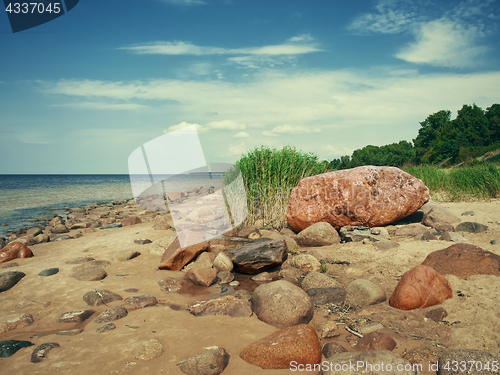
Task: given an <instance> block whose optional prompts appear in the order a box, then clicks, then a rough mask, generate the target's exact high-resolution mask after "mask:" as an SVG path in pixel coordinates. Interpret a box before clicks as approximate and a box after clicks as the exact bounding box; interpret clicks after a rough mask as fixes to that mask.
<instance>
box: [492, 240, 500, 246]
mask: <svg viewBox="0 0 500 375" xmlns="http://www.w3.org/2000/svg"><path fill="white" fill-rule="evenodd" d="M499 243H500V241H498V240H491V242H490V244H492V245H498V244H499Z"/></svg>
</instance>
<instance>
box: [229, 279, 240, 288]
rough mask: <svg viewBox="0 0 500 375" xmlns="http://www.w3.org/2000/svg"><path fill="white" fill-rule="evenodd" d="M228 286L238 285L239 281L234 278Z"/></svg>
mask: <svg viewBox="0 0 500 375" xmlns="http://www.w3.org/2000/svg"><path fill="white" fill-rule="evenodd" d="M229 286H232V287H235V286H240V282H239V281H236V280H234V281H231V282H230V283H229Z"/></svg>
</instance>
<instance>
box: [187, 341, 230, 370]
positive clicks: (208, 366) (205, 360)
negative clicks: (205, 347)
mask: <svg viewBox="0 0 500 375" xmlns="http://www.w3.org/2000/svg"><path fill="white" fill-rule="evenodd" d="M228 363H229V354H227V352H226V351H225V350H224V349H222V348H217V349H213V350H209V351H207V352H205V353H202V354H198V355H194V356H192V357H189V358H186V359H183V360H182V361H180V362H178V363H177V366H179V369H180V370H181V371H182V372H183V373H184V374H188V375H219V374H221V373H222V372H223V371H224V369H225V368H226V367H227V365H228Z"/></svg>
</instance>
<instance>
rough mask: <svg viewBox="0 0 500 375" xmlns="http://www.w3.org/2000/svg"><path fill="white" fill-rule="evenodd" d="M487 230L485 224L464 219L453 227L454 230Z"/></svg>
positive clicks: (479, 231) (478, 231)
mask: <svg viewBox="0 0 500 375" xmlns="http://www.w3.org/2000/svg"><path fill="white" fill-rule="evenodd" d="M487 230H488V227H487V226H486V225H483V224H480V223H473V222H470V221H465V222H463V223H460V224H458V225H457V226H456V227H455V232H468V233H483V232H486V231H487Z"/></svg>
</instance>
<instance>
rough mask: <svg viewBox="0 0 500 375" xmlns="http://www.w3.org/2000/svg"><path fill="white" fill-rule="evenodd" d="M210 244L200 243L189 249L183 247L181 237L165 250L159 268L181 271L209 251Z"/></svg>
mask: <svg viewBox="0 0 500 375" xmlns="http://www.w3.org/2000/svg"><path fill="white" fill-rule="evenodd" d="M208 246H209V245H208V242H206V241H204V242H199V243H196V244H194V245H190V246H187V247H181V246H180V242H179V237H177V238H176V239H175V240H174V242H172V244H170V246H169V247H168V248H167V250H165V253H163V256H162V258H161V261H160V264H159V265H158V268H160V269H161V270H172V271H179V270H180V269H181V268H182V267H184V266H185V265H186V264H187V263H189V262H190V261H191V260H193V259H194V258H196V257H197V256H198V255H200V254H201V253H202V252H204V251H206V250H207V249H208Z"/></svg>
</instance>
